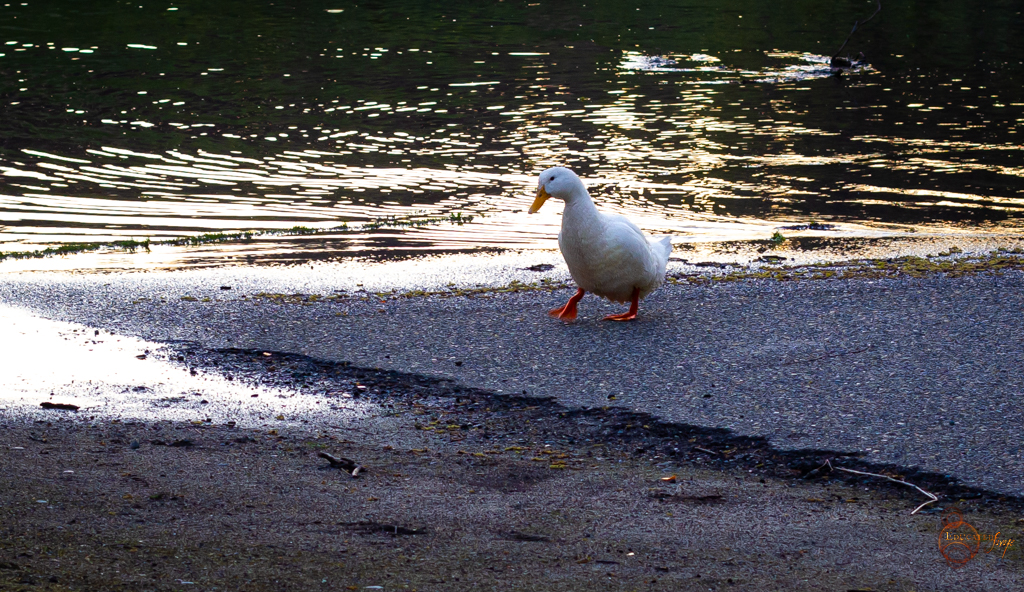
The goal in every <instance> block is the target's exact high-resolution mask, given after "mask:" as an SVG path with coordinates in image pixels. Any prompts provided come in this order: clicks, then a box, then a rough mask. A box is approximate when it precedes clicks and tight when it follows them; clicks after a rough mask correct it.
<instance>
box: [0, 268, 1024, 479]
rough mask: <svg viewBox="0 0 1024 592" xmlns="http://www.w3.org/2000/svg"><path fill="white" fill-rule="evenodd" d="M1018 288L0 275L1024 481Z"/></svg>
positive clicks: (276, 347)
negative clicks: (572, 314) (575, 286)
mask: <svg viewBox="0 0 1024 592" xmlns="http://www.w3.org/2000/svg"><path fill="white" fill-rule="evenodd" d="M325 283H328V284H329V278H328V279H327V280H325ZM270 288H273V287H270ZM1022 288H1024V274H1022V273H1021V272H1019V271H1008V272H1006V273H1004V274H1002V275H995V274H982V275H975V276H970V277H960V278H947V277H942V276H939V275H933V276H930V277H925V278H903V279H886V280H822V281H798V282H777V281H771V280H758V281H741V282H732V283H727V284H715V285H711V286H690V285H675V286H666V287H664V288H663V289H661V290H659V291H658V292H656V293H655V294H654V295H653V296H652V297H651V298H649V299H648V300H647V301H646V302H644V303H643V305H642V307H641V317H640V319H639V320H638V321H637V322H634V323H623V324H619V323H608V322H601V321H600V320H599V319H600V318H601V317H602V316H603V315H604V314H607V313H609V312H612V311H616V310H618V307H617V306H615V305H610V304H608V303H604V302H601V301H599V300H597V299H596V298H593V297H590V298H585V299H584V300H583V302H582V304H581V308H580V310H581V318H580V320H579V321H578V322H577V323H575V324H572V325H564V324H562V323H560V322H556V321H553V320H552V319H550V318H548V317H547V316H546V314H545V311H547V310H548V309H549V308H551V307H553V306H555V305H557V304H561V303H562V302H563V301H564V300H565V299H566V298H567V296H568V294H569V292H568V291H564V290H563V291H555V292H554V293H549V292H544V291H530V292H521V293H490V294H487V293H485V294H481V295H477V296H474V297H454V298H440V297H417V298H384V299H381V298H378V297H375V296H374V295H372V294H365V293H364V294H361V293H355V294H354V295H352V296H351V297H346V298H342V299H326V298H320V299H310V298H308V297H305V298H303V297H257V296H256V295H257V294H259V293H261V292H266V291H269V290H268V289H267V288H264V287H261V286H258V285H249V286H245V287H244V289H238V288H237V287H236V288H235V289H233V290H221V289H220V287H219V286H218V284H217V282H216V279H215V278H214V280H213V281H210V279H209V278H208V277H207V278H206V279H204V281H203V282H192V281H190V276H189V275H188V274H177V275H171V276H160V275H158V276H152V277H151V276H147V275H144V274H129V275H120V276H77V277H76V276H71V277H68V276H56V277H55V276H46V275H32V274H27V275H25V276H10V277H8V278H7V279H6V280H5V281H4V282H3V283H0V298H3V300H4V301H5V302H10V303H14V304H18V305H20V306H26V307H29V308H32V309H33V310H36V311H38V312H39V313H40V314H41V315H43V316H47V317H56V318H62V319H65V320H74V321H78V322H81V323H84V324H88V325H94V326H97V327H101V328H104V329H111V330H114V331H116V332H120V333H126V334H130V335H136V336H140V337H143V338H145V339H151V340H157V341H188V342H194V343H198V344H201V345H203V346H205V347H212V348H218V347H239V348H249V349H264V350H270V351H280V352H292V353H300V354H304V355H308V356H311V357H314V358H317V359H321V360H325V361H349V362H351V363H353V364H355V365H358V366H362V367H369V368H385V369H393V370H398V371H403V372H412V373H417V374H423V375H427V376H434V377H442V378H451V379H453V380H455V381H456V382H458V383H459V384H462V385H465V386H471V387H476V388H482V389H487V390H490V391H493V392H496V393H507V394H527V395H530V396H542V397H549V396H550V397H555V398H557V399H558V400H559V401H560V402H561V403H563V404H565V405H566V406H569V407H594V406H605V405H614V406H617V407H622V408H624V409H628V410H631V411H636V412H642V413H650V414H652V415H654V416H657V417H658V418H660V419H662V420H664V421H668V422H675V423H684V424H693V425H700V426H705V427H713V428H725V429H729V430H732V431H734V432H735V433H737V434H741V435H749V436H758V437H765V438H767V439H768V440H769V441H770V442H771V443H772V444H773V445H774V446H777V447H779V448H783V449H818V450H835V451H841V452H856V453H863V454H865V460H868V461H871V462H875V463H881V464H894V465H899V466H904V467H918V468H921V469H923V470H926V471H931V472H936V473H941V474H947V475H951V476H953V477H956V478H958V479H960V480H962V481H963V482H964V483H965V484H967V485H971V486H976V487H983V488H986V489H989V490H992V491H996V492H1000V493H1003V494H1008V495H1013V496H1020V495H1022V494H1024V454H1022V453H1021V452H1022V450H1021V446H1022V444H1021V443H1022V442H1024V405H1021V404H1020V403H1019V401H1020V395H1021V391H1022V384H1024V378H1022V376H1024V375H1022V373H1021V372H1020V360H1021V359H1022V358H1024V327H1022V320H1021V319H1022V317H1021V314H1020V311H1021V310H1024V289H1022ZM323 294H325V295H330V290H329V289H325V290H324V292H323ZM182 298H185V299H184V300H183V299H182ZM204 299H209V301H208V302H204V301H203V300H204ZM310 300H314V301H312V302H310Z"/></svg>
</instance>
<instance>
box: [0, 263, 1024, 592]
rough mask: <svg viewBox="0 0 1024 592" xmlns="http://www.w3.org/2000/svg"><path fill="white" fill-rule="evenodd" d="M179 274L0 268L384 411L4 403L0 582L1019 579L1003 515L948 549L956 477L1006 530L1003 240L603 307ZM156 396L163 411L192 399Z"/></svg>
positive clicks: (219, 371)
mask: <svg viewBox="0 0 1024 592" xmlns="http://www.w3.org/2000/svg"><path fill="white" fill-rule="evenodd" d="M195 277H196V276H192V275H190V274H171V275H160V274H126V275H110V276H97V275H80V276H57V275H33V274H25V275H20V276H19V275H9V276H7V277H6V278H4V280H3V281H2V282H0V298H2V300H3V302H5V303H7V304H12V305H15V306H19V307H23V308H28V309H32V310H34V311H36V312H37V313H39V314H40V315H42V316H45V317H49V318H59V319H64V320H68V321H74V322H79V323H83V324H85V325H88V326H90V327H96V328H99V329H103V330H106V331H114V332H115V333H117V334H119V335H123V336H127V335H131V336H138V337H142V338H145V339H150V340H156V341H161V342H166V343H169V345H168V348H169V349H167V350H165V351H163V352H162V353H160V354H159V355H161V356H164V357H166V358H168V359H169V360H170V361H171V363H174V364H179V365H180V366H181V368H182V372H183V373H186V374H187V373H188V370H191V371H192V372H195V373H197V374H198V375H200V377H201V376H203V375H204V374H210V375H214V374H216V375H220V376H227V377H229V378H231V379H232V380H233V381H234V382H235V383H242V382H245V383H246V384H251V385H253V386H252V388H256V386H257V385H259V387H261V388H278V389H293V390H295V391H296V392H300V393H302V396H303V397H306V398H307V399H311V400H312V399H317V400H318V401H317V402H316V404H317V405H319V404H320V403H321V402H331V405H330V407H329V408H330V409H341V408H343V407H345V405H346V404H347V402H352V399H354V398H355V397H356V396H357V395H359V398H360V403H361V404H362V403H365V404H366V405H370V407H371V408H373V409H376V411H373V412H369V413H363V414H355V415H353V414H347V415H346V414H344V413H341V412H340V411H328V410H327V408H315V409H314V410H313V411H311V412H310V413H309V414H307V415H302V414H297V415H295V416H294V417H293V416H291V415H289V416H288V417H285V416H284V415H283V414H282V415H281V416H279V417H280V419H275V418H272V417H270V416H267V415H266V414H265V413H264V412H263V411H259V412H254V411H253V408H252V406H248V407H246V406H239V414H240V415H239V417H240V418H241V417H243V416H244V417H245V420H244V421H243V420H242V419H240V420H239V421H238V422H237V424H236V425H234V426H231V425H227V424H226V420H224V419H217V420H214V421H204V420H203V419H202V416H201V415H200V416H197V417H199V419H195V420H192V421H189V420H186V419H181V418H182V417H187V416H188V415H189V413H192V414H196V413H201V410H202V409H205V408H204V407H203V405H202V404H201V403H200V401H198V400H187V398H182V400H181V401H180V405H181V406H182V408H183V413H179V414H178V415H174V419H170V420H168V419H153V418H152V417H150V418H147V419H143V420H140V419H138V417H136V418H135V419H133V418H132V417H131V414H127V415H125V414H124V413H123V409H122V410H119V409H118V408H117V405H115V404H110V405H109V407H110V408H109V409H105V408H104V405H107V403H104V404H101V405H98V406H97V408H96V410H95V411H94V410H92V409H90V410H89V411H88V412H89V413H90V415H86V414H85V412H84V411H83V412H79V413H77V414H76V413H69V412H60V411H45V412H44V411H33V412H26V410H25V409H24V407H23V406H18V405H12V406H10V407H9V408H8V409H6V410H4V409H0V427H2V428H3V429H5V430H6V433H5V435H4V437H3V443H4V445H5V446H4V447H0V471H3V474H4V475H5V478H4V479H3V480H0V487H2V488H3V489H4V491H3V493H2V494H0V524H2V525H3V526H2V527H0V528H2V532H3V535H2V536H0V589H5V590H6V589H14V590H19V589H33V590H34V589H40V588H42V589H53V590H64V589H84V590H90V589H100V588H102V589H123V590H135V589H140V590H141V589H153V590H196V589H211V590H212V589H214V588H217V589H238V590H242V589H244V590H271V589H274V590H281V589H296V590H309V589H330V590H334V589H364V588H366V587H367V586H383V587H384V589H418V590H434V589H438V590H441V589H450V590H462V589H467V588H473V587H480V588H486V589H502V590H508V589H522V590H529V589H544V590H557V589H566V590H572V589H580V588H581V587H587V588H600V589H612V590H614V589H622V590H633V589H641V590H644V589H651V590H657V589H687V590H689V589H693V590H696V589H702V590H703V589H750V590H765V589H778V590H803V589H806V590H837V589H840V590H842V589H872V590H901V591H902V590H943V589H949V588H951V587H953V586H956V587H957V588H963V589H977V590H982V589H1012V588H1013V587H1014V585H1015V584H1019V582H1020V581H1021V568H1022V566H1024V562H1022V560H1021V557H1022V555H1021V554H1020V551H1019V543H1018V547H1016V548H1011V549H1010V550H1009V551H1008V552H1007V553H1006V555H1005V556H998V557H997V556H996V555H995V554H993V553H988V554H982V555H981V556H979V557H977V558H975V559H974V560H972V561H971V562H970V563H968V564H967V566H966V567H964V568H962V569H958V570H954V569H951V568H949V567H948V566H947V565H946V564H945V562H944V560H943V559H942V558H941V556H940V555H939V553H938V550H937V536H938V534H939V531H940V529H941V528H942V523H941V522H940V515H939V512H941V509H942V508H946V507H949V505H950V504H951V503H954V502H957V503H958V504H959V506H960V507H961V508H963V509H964V511H965V512H966V513H967V516H968V519H969V521H970V522H971V524H972V525H974V526H975V527H976V528H977V529H978V530H979V531H980V532H982V533H988V534H991V533H996V532H998V533H1001V535H1000V536H1001V537H1003V539H1006V538H1011V539H1015V540H1019V533H1020V531H1021V530H1024V522H1021V516H1022V512H1024V501H1022V499H1021V498H1020V494H1021V492H1022V489H1024V487H1022V485H1021V484H1022V483H1024V479H1022V476H1024V461H1022V459H1021V455H1020V449H1019V446H1020V444H1019V443H1020V442H1021V437H1020V436H1021V434H1020V431H1021V430H1022V428H1021V425H1022V422H1021V421H1020V420H1021V417H1020V415H1021V408H1020V405H1019V404H1017V402H1016V401H1017V396H1016V395H1018V394H1019V391H1020V380H1021V379H1020V375H1019V372H1018V368H1019V364H1017V363H1016V360H1018V359H1020V357H1021V349H1022V343H1021V341H1022V335H1024V333H1022V332H1021V331H1020V330H1019V329H1020V328H1019V325H1020V318H1019V310H1020V309H1021V302H1020V300H1021V299H1022V296H1021V294H1022V292H1021V290H1020V288H1021V284H1022V282H1024V275H1022V274H1021V273H1019V272H1013V271H1011V272H1007V273H1005V274H1002V275H995V274H982V275H976V276H971V277H961V278H947V277H942V276H937V275H933V276H929V277H925V278H903V279H887V280H869V279H859V280H823V281H806V282H788V283H783V282H776V281H763V280H758V281H741V282H731V283H724V284H714V285H710V286H692V285H676V286H666V287H665V288H664V289H662V290H661V291H659V292H657V293H656V294H655V296H653V297H652V298H650V299H649V300H648V301H646V302H645V303H644V305H643V307H642V308H641V318H640V320H639V321H638V322H635V323H630V324H612V323H602V322H600V321H599V320H598V319H600V317H601V316H603V315H604V314H607V313H608V312H611V311H614V310H616V308H617V307H615V306H613V305H608V304H606V303H601V302H599V301H597V300H596V299H591V298H588V299H585V300H584V301H583V303H582V305H581V319H580V321H579V322H577V323H575V324H573V325H564V324H562V323H559V322H557V321H553V320H551V319H549V318H547V316H546V315H545V314H544V312H545V311H546V310H547V309H548V308H551V307H552V306H554V305H556V304H560V303H561V302H562V300H564V298H565V297H567V295H568V292H566V291H555V292H553V293H552V292H547V291H526V292H518V293H516V292H506V291H497V290H495V291H484V292H480V293H477V294H476V295H474V296H458V297H438V296H432V297H413V298H401V297H388V296H380V295H374V294H369V293H355V294H348V295H346V296H345V297H342V298H328V297H327V296H330V295H331V290H329V289H326V288H325V289H324V290H323V291H322V292H320V294H321V295H322V296H321V297H315V296H312V295H311V293H309V292H307V293H306V294H303V295H295V294H290V295H284V294H278V293H268V292H272V291H273V290H274V289H275V286H258V285H246V286H240V285H237V284H236V285H233V286H225V287H230V288H231V289H230V290H227V289H223V288H222V285H223V284H220V283H219V282H217V281H216V278H214V279H213V281H211V280H210V277H209V276H205V277H204V278H203V280H202V281H196V280H195ZM325 283H326V284H328V285H329V278H328V279H327V281H326V282H325ZM278 289H279V287H278ZM89 333H90V334H91V333H92V331H89ZM152 355H157V354H152ZM179 358H180V359H179ZM58 363H59V361H58ZM359 386H363V387H364V388H363V389H360V388H359ZM97 388H98V387H97ZM104 388H105V387H104ZM140 392H141V393H142V394H140V395H138V396H137V397H136V399H139V400H140V401H143V402H144V403H145V402H146V401H145V396H146V392H149V391H148V389H146V388H144V389H142V390H141V391H140ZM152 392H156V391H155V390H154V391H152ZM524 395H525V396H524ZM118 396H134V395H132V394H131V393H128V394H127V395H122V394H118ZM152 396H153V397H154V400H153V401H151V402H150V403H149V404H150V405H151V406H153V407H160V409H158V415H159V413H165V412H166V413H168V414H170V411H169V410H164V409H163V407H166V406H167V405H168V404H169V403H167V401H168V400H170V399H174V401H173V402H172V404H173V405H178V404H179V402H178V401H177V398H174V397H171V398H166V397H165V398H162V399H160V401H157V400H156V399H155V395H152ZM116 398H117V397H112V398H109V399H108V400H113V399H116ZM196 398H198V397H196ZM321 399H322V401H321ZM254 401H255V400H254ZM209 403H210V405H209V407H214V406H215V404H216V403H218V402H217V401H210V402H209ZM243 409H247V410H248V411H246V412H245V413H242V411H243ZM311 409H313V408H311ZM246 413H247V415H246ZM169 416H170V415H169ZM214 424H217V425H214ZM186 441H188V442H190V444H186V443H185V442H186ZM133 443H134V444H133ZM176 443H177V444H179V445H177V446H174V445H173V444H176ZM133 446H134V447H133ZM318 451H328V452H330V453H332V454H337V455H342V456H347V457H350V458H353V459H356V460H357V461H358V462H359V463H361V464H363V465H365V466H366V467H367V468H368V469H369V471H368V472H367V473H365V474H363V475H361V476H360V477H359V478H357V479H353V478H351V477H349V476H348V475H346V474H344V473H342V472H341V471H338V470H334V469H327V468H324V467H325V465H326V461H325V460H323V459H320V458H318V457H316V456H315V453H316V452H318ZM827 458H831V459H833V460H834V462H835V465H836V466H842V467H845V468H853V469H859V470H867V471H872V472H884V473H886V474H888V475H892V476H895V477H902V478H906V479H908V480H909V481H911V482H914V483H916V484H918V485H920V486H922V487H924V488H925V489H928V490H929V491H934V492H935V493H937V494H938V495H940V496H941V497H942V500H941V501H940V502H939V504H935V505H933V506H931V507H930V508H929V509H928V510H926V511H925V512H923V513H921V514H917V515H914V516H911V515H910V514H909V512H910V510H911V509H913V508H914V507H916V506H917V505H918V504H919V503H921V502H922V501H924V499H923V498H922V496H921V495H920V494H918V493H917V492H915V491H914V490H912V489H910V488H908V487H905V486H903V485H898V484H894V483H889V482H885V481H882V480H881V479H877V478H874V477H863V478H860V477H858V478H851V475H849V474H840V473H839V472H831V473H829V472H827V471H821V472H818V473H814V472H813V471H814V469H816V468H817V467H819V466H820V465H821V463H822V462H823V461H824V460H825V459H827ZM535 459H537V460H535ZM67 471H72V472H67ZM672 475H675V480H674V481H665V480H663V479H665V478H670V477H671V476H672ZM39 500H44V501H43V502H40V501H39ZM453 502H455V503H453ZM389 529H390V531H389ZM136 541H138V542H136ZM630 553H632V555H630ZM125 574H131V575H125ZM183 582H193V583H191V584H189V583H183ZM371 589H372V588H371Z"/></svg>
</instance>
